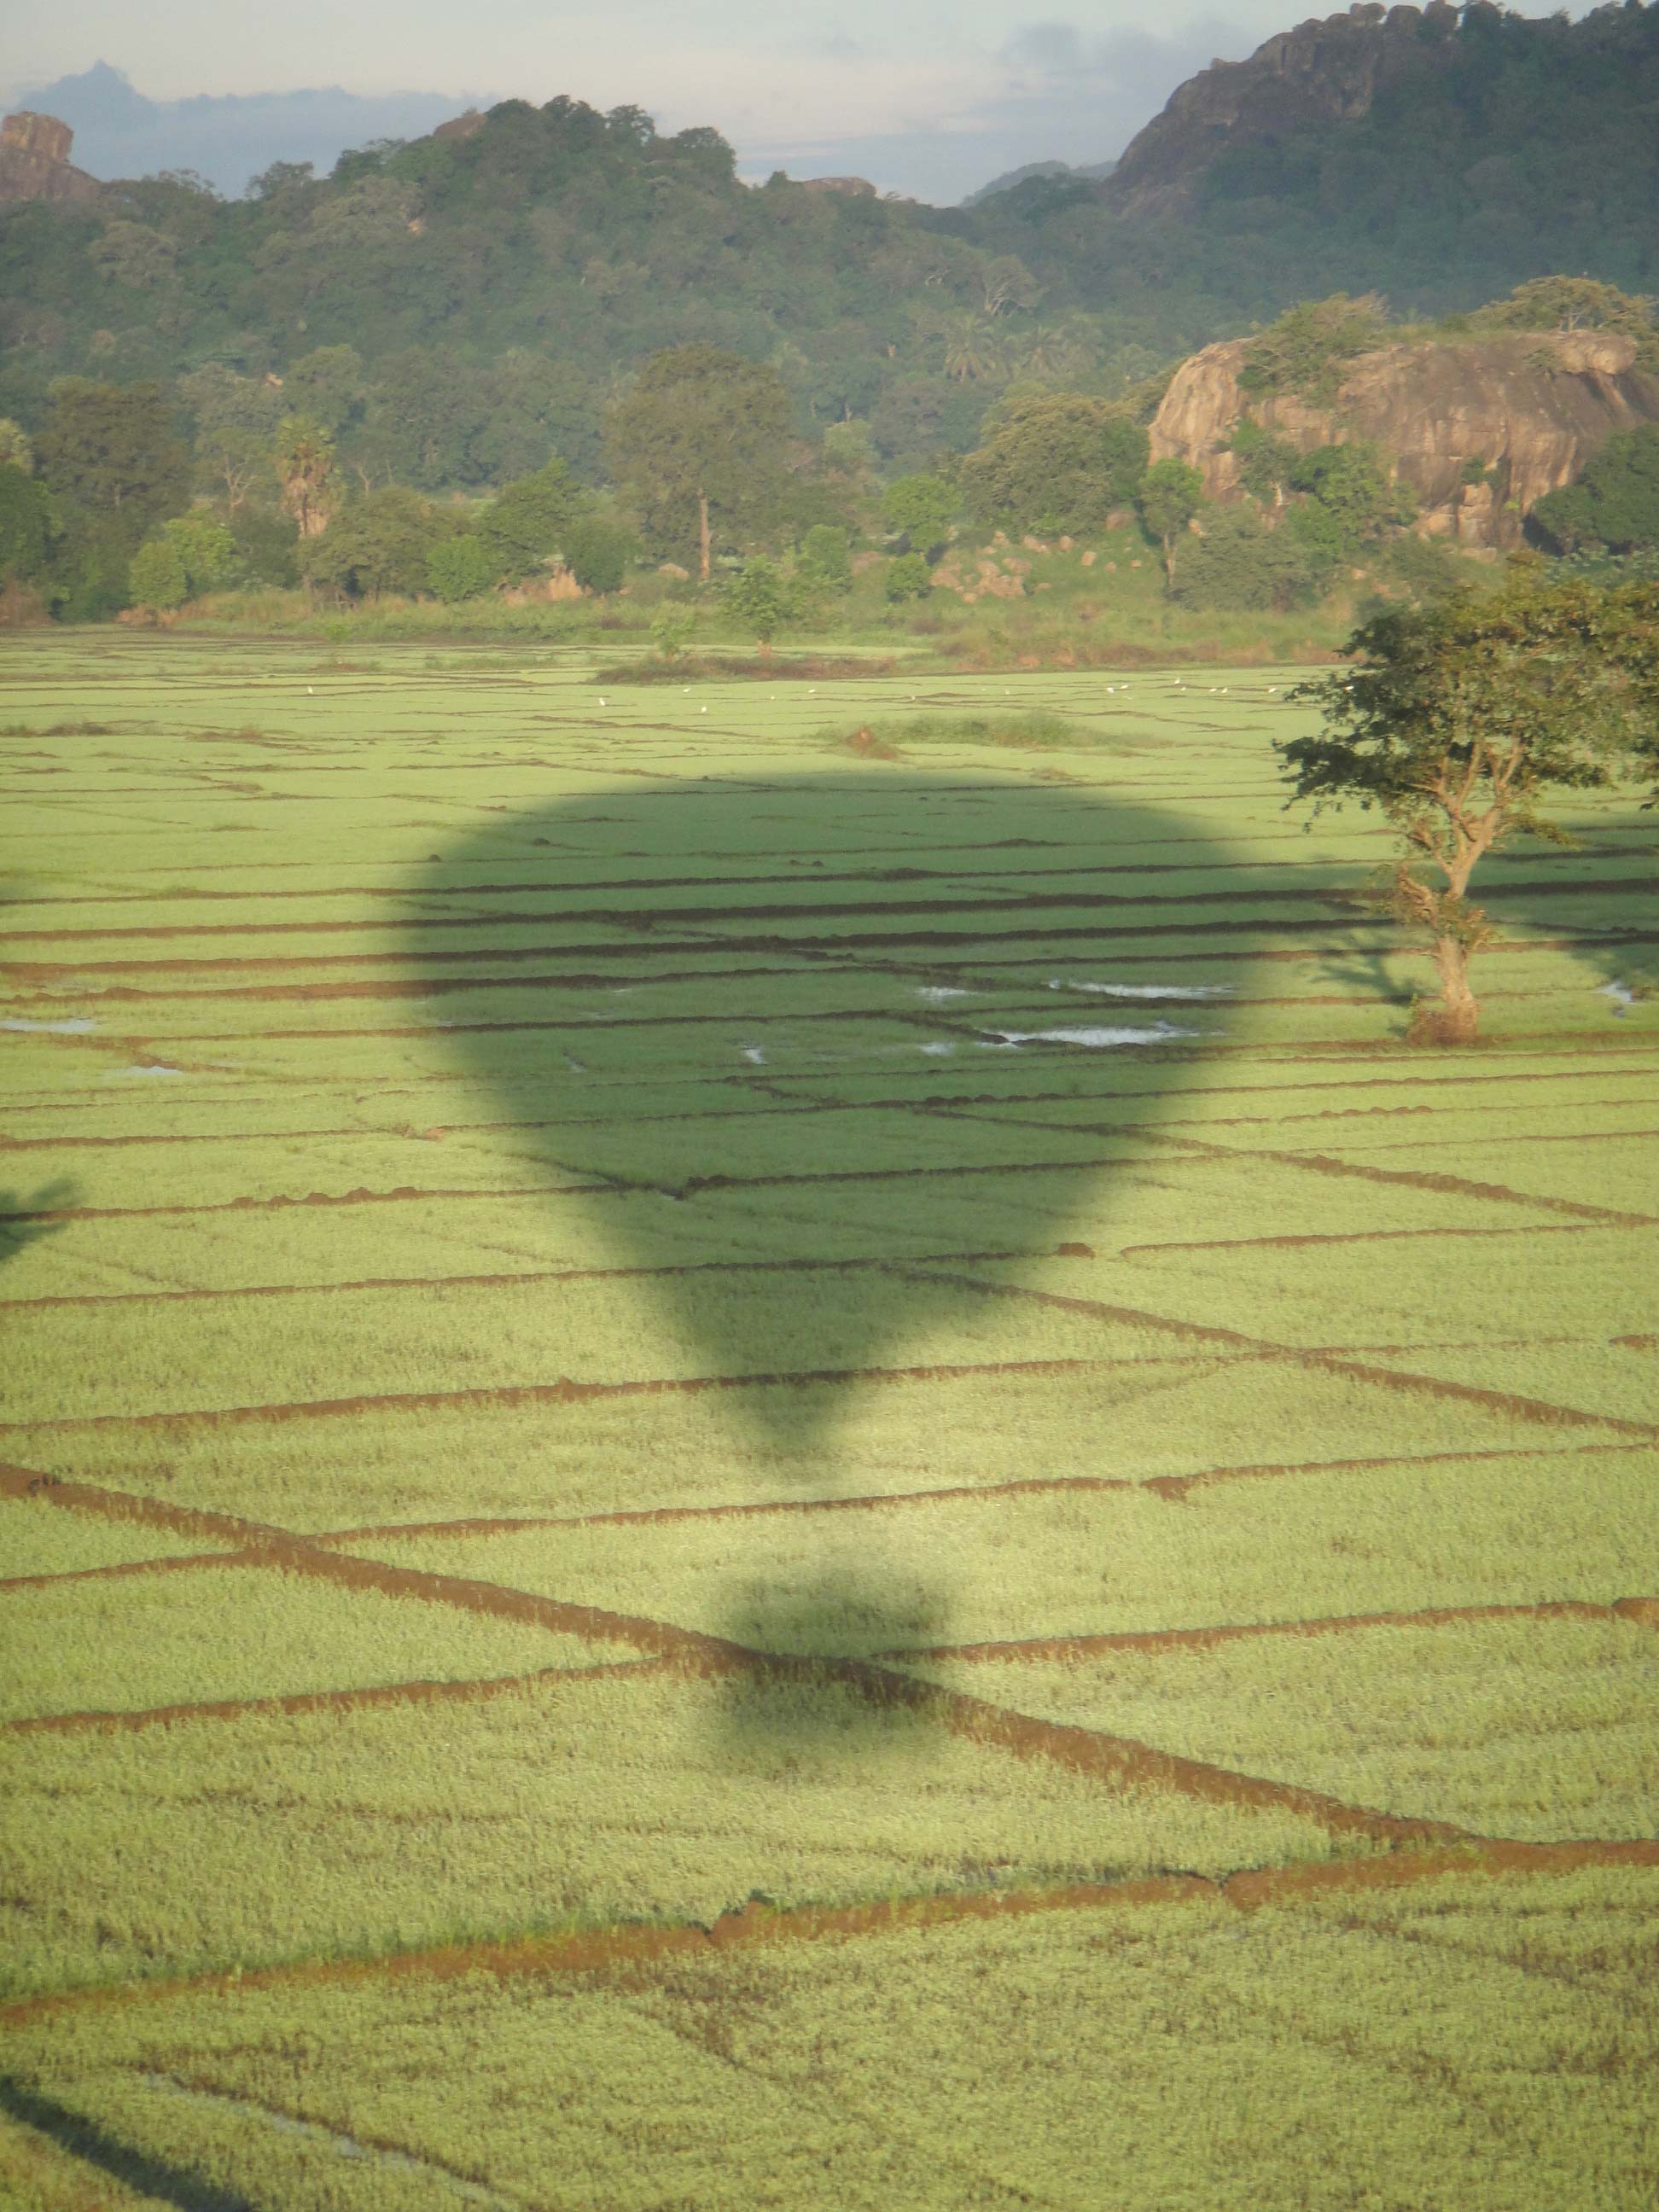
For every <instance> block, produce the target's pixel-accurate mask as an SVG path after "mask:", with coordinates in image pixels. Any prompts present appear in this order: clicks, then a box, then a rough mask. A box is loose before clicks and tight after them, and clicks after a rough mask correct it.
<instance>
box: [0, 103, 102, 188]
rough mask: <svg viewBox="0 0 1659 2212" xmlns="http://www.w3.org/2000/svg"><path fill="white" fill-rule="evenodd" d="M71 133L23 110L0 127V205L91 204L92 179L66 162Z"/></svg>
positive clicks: (66, 127) (48, 117)
mask: <svg viewBox="0 0 1659 2212" xmlns="http://www.w3.org/2000/svg"><path fill="white" fill-rule="evenodd" d="M74 143H75V133H74V132H73V131H71V130H70V127H69V125H68V124H67V123H60V122H59V121H58V118H57V117H56V116H55V115H34V114H31V113H30V112H29V111H28V109H27V108H24V109H22V110H21V111H20V112H18V113H17V114H15V115H9V116H7V118H6V119H5V121H4V123H3V124H0V201H4V200H95V199H96V198H97V197H98V196H99V194H100V192H101V191H103V189H104V188H103V186H102V185H100V183H99V181H98V179H97V178H96V177H89V176H88V174H87V173H86V171H85V170H84V169H77V168H76V167H74V166H73V164H72V163H71V162H70V147H71V146H72V145H73V144H74Z"/></svg>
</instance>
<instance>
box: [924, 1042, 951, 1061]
mask: <svg viewBox="0 0 1659 2212" xmlns="http://www.w3.org/2000/svg"><path fill="white" fill-rule="evenodd" d="M921 1050H922V1051H923V1052H925V1053H927V1054H931V1055H932V1057H933V1059H935V1060H943V1059H944V1057H945V1054H946V1053H951V1052H954V1051H955V1050H956V1047H955V1045H953V1044H925V1045H923V1046H922V1047H921Z"/></svg>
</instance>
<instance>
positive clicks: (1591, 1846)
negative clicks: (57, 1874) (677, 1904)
mask: <svg viewBox="0 0 1659 2212" xmlns="http://www.w3.org/2000/svg"><path fill="white" fill-rule="evenodd" d="M1586 1867H1639V1868H1644V1869H1645V1868H1656V1869H1659V1841H1656V1842H1649V1841H1646V1840H1639V1841H1636V1842H1616V1841H1615V1842H1604V1841H1601V1840H1599V1839H1595V1838H1586V1839H1584V1840H1582V1841H1574V1842H1571V1843H1559V1844H1523V1843H1510V1842H1503V1841H1483V1840H1480V1839H1475V1838H1471V1839H1468V1840H1467V1841H1462V1842H1458V1843H1455V1844H1448V1845H1446V1846H1443V1847H1440V1848H1432V1847H1431V1848H1428V1849H1422V1850H1401V1851H1391V1852H1388V1853H1385V1854H1383V1855H1382V1856H1380V1857H1370V1858H1350V1859H1333V1860H1328V1861H1320V1862H1312V1863H1304V1864H1299V1865H1296V1866H1286V1867H1264V1868H1259V1869H1257V1868H1252V1869H1244V1870H1242V1871H1240V1872H1239V1873H1237V1874H1232V1875H1226V1876H1225V1877H1224V1878H1223V1879H1221V1880H1220V1881H1216V1880H1214V1879H1213V1878H1212V1877H1210V1876H1208V1875H1196V1874H1189V1873H1169V1874H1160V1875H1146V1876H1143V1877H1140V1878H1138V1879H1133V1880H1128V1881H1115V1882H1076V1883H1070V1884H1067V1885H1066V1886H1064V1887H1056V1888H1052V1889H1041V1890H1039V1889H1031V1890H1000V1891H997V1890H993V1891H967V1892H957V1893H948V1894H944V1895H930V1896H925V1897H911V1898H900V1899H882V1900H881V1901H879V1902H878V1903H872V1904H866V1905H799V1906H795V1907H793V1908H790V1909H787V1910H785V1911H772V1910H770V1909H769V1908H767V1907H764V1906H759V1905H746V1906H744V1907H743V1908H742V1909H740V1910H738V1911H733V1912H728V1913H725V1914H722V1915H721V1916H720V1918H719V1919H718V1920H716V1921H715V1922H714V1923H713V1924H712V1926H708V1927H705V1926H703V1925H702V1924H700V1923H658V1924H655V1925H647V1926H638V1925H627V1926H622V1927H611V1928H603V1929H585V1930H573V1931H571V1932H568V1933H562V1934H555V1935H547V1936H521V1937H516V1938H514V1937H508V1938H506V1939H501V1940H490V1939H481V1940H479V1941H477V1942H471V1943H453V1944H441V1945H435V1946H433V1947H431V1948H424V1949H418V1950H408V1951H390V1952H383V1953H381V1954H379V1955H378V1956H376V1957H374V1958H368V1959H361V1958H360V1959H308V1960H295V1961H294V1962H293V1963H291V1964H288V1965H283V1966H264V1967H256V1968H254V1969H253V1970H252V1972H242V1971H241V1970H240V1969H239V1970H238V1971H237V1972H234V1973H225V1972H216V1973H209V1974H195V1975H189V1976H181V1977H179V1978H176V1979H173V1980H162V1979H160V1978H157V1979H156V1980H155V1981H149V1982H138V1983H122V1984H100V1985H98V1986H95V1987H93V1988H89V1989H81V1990H64V1991H58V1992H52V1993H49V1994H46V1995H42V1996H30V1997H22V1998H18V1999H15V2000H13V2001H12V2002H9V2003H6V2004H0V2028H21V2027H32V2026H33V2025H34V2024H35V2023H36V2022H38V2021H43V2020H49V2019H52V2018H56V2017H59V2016H61V2015H64V2014H68V2013H73V2012H79V2011H86V2010H94V2009H97V2010H106V2009H111V2008H125V2007H126V2006H129V2005H134V2004H158V2003H166V2002H169V2001H172V2000H173V1999H177V1998H181V1997H189V1996H203V1995H214V1996H227V1995H229V1994H231V1993H232V1992H233V1991H236V1992H240V1991H243V1990H248V1991H257V1990H271V1989H302V1988H306V1987H315V1986H319V1985H320V1986H337V1985H339V1984H352V1983H356V1982H367V1981H386V1980H392V1979H394V1978H395V1979H400V1980H401V1979H404V1978H409V1979H414V1978H420V1977H427V1978H431V1979H433V1980H450V1979H453V1978H457V1977H460V1976H465V1975H471V1974H488V1975H490V1976H493V1977H494V1978H496V1979H497V1980H501V1981H506V1980H512V1979H517V1978H521V1977H529V1976H537V1975H540V1976H553V1975H575V1974H594V1973H613V1972H625V1971H627V1970H629V1969H630V1968H633V1967H636V1966H647V1965H652V1964H654V1963H655V1962H657V1961H658V1960H664V1959H672V1958H676V1957H686V1956H692V1957H697V1956H707V1955H708V1954H709V1952H710V1951H724V1950H728V1949H740V1948H748V1947H749V1946H750V1945H758V1944H765V1943H771V1942H791V1941H793V1942H822V1941H826V1940H828V1941H835V1940H848V1939H851V1938H856V1937H860V1936H878V1935H884V1934H886V1933H889V1932H890V1931H895V1930H903V1929H913V1928H927V1927H936V1926H942V1925H947V1924H950V1923H956V1922H961V1921H969V1920H1005V1919H1023V1918H1024V1917H1028V1916H1030V1915H1034V1914H1038V1913H1048V1912H1066V1911H1071V1912H1079V1911H1107V1912H1109V1911H1114V1910H1116V1911H1122V1910H1125V1909H1130V1908H1133V1907H1136V1906H1142V1905H1180V1904H1192V1903H1197V1902H1199V1901H1200V1900H1203V1899H1217V1900H1218V1901H1220V1902H1221V1903H1223V1904H1225V1905H1232V1906H1233V1907H1235V1908H1236V1909H1237V1911H1242V1912H1255V1911H1261V1910H1263V1909H1264V1908H1269V1907H1273V1906H1276V1905H1294V1904H1297V1903H1298V1902H1300V1901H1302V1900H1304V1899H1308V1898H1310V1897H1318V1896H1324V1895H1329V1894H1332V1893H1342V1892H1345V1891H1353V1892H1364V1891H1368V1890H1404V1889H1410V1888H1415V1887H1419V1886H1420V1885H1424V1884H1427V1883H1431V1882H1436V1881H1447V1880H1449V1879H1453V1878H1455V1877H1457V1876H1459V1875H1462V1876H1464V1877H1466V1878H1467V1877H1468V1876H1470V1875H1486V1876H1490V1877H1493V1878H1497V1877H1499V1876H1502V1877H1504V1878H1517V1877H1525V1876H1528V1875H1552V1874H1570V1873H1575V1872H1577V1871H1578V1870H1579V1869H1583V1868H1586Z"/></svg>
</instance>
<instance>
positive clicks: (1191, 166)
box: [1104, 0, 1498, 210]
mask: <svg viewBox="0 0 1659 2212" xmlns="http://www.w3.org/2000/svg"><path fill="white" fill-rule="evenodd" d="M1476 5H1477V6H1480V5H1488V7H1489V12H1490V13H1491V14H1492V15H1497V14H1498V9H1496V8H1491V7H1490V6H1489V0H1476ZM1457 24H1458V10H1457V9H1455V8H1452V7H1449V6H1448V5H1447V4H1446V0H1432V3H1431V5H1430V6H1429V7H1427V8H1422V9H1419V8H1410V7H1401V8H1383V7H1381V6H1378V5H1376V4H1375V0H1373V4H1370V5H1364V4H1360V5H1356V6H1354V7H1352V8H1350V9H1348V10H1347V12H1346V14H1345V15H1328V16H1326V17H1324V18H1323V19H1321V18H1319V17H1317V16H1314V17H1310V19H1309V21H1307V22H1305V23H1298V24H1297V27H1296V28H1295V29H1294V30H1293V31H1281V32H1280V33H1279V34H1278V36H1277V37H1275V38H1271V39H1269V40H1267V44H1266V45H1265V46H1258V47H1257V48H1256V50H1255V52H1254V53H1253V54H1252V55H1251V56H1250V57H1249V60H1248V61H1242V62H1223V61H1216V62H1212V63H1211V64H1210V66H1209V68H1208V69H1206V70H1200V72H1199V74H1198V76H1194V77H1189V78H1188V81H1187V82H1186V83H1185V84H1183V85H1182V86H1181V87H1180V88H1178V90H1177V91H1176V93H1175V94H1173V95H1172V96H1171V98H1170V101H1169V104H1168V105H1167V106H1165V108H1164V112H1163V113H1162V114H1160V115H1157V116H1154V117H1153V118H1152V121H1151V122H1150V123H1149V124H1148V125H1146V129H1145V130H1144V131H1141V133H1140V134H1139V137H1136V138H1133V139H1132V140H1131V141H1130V143H1129V144H1128V146H1127V148H1126V149H1125V150H1124V153H1123V155H1122V158H1121V161H1119V162H1118V165H1117V167H1116V169H1115V172H1114V173H1113V175H1112V178H1111V180H1110V182H1109V184H1108V185H1106V186H1105V188H1104V189H1105V196H1106V197H1107V198H1108V199H1109V200H1110V201H1112V202H1114V203H1115V204H1118V205H1121V206H1126V207H1130V208H1134V209H1138V210H1148V209H1154V208H1158V207H1162V206H1169V205H1178V204H1180V203H1181V201H1182V200H1183V199H1184V198H1187V197H1189V196H1190V195H1191V193H1192V192H1193V191H1194V188H1195V187H1196V185H1198V183H1199V181H1200V179H1201V178H1202V176H1203V173H1204V172H1205V170H1206V168H1207V167H1209V165H1210V163H1211V162H1212V161H1214V159H1215V157H1216V155H1218V154H1220V153H1222V152H1224V151H1226V150H1229V149H1231V148H1233V147H1237V146H1244V145H1249V144H1251V143H1261V142H1264V141H1268V140H1273V139H1277V138H1281V137H1287V136H1289V135H1291V133H1293V132H1296V131H1306V130H1310V129H1317V128H1319V127H1320V126H1322V125H1328V124H1332V123H1339V122H1349V121H1352V119H1353V118H1355V117H1357V116H1361V115H1364V114H1365V113H1366V112H1368V111H1369V110H1370V107H1371V106H1372V104H1373V103H1374V102H1375V100H1376V97H1377V95H1378V94H1379V93H1381V92H1383V90H1384V89H1386V88H1393V87H1394V86H1396V85H1398V84H1401V82H1404V81H1406V80H1407V79H1410V78H1413V77H1420V76H1423V75H1424V73H1425V71H1431V70H1436V69H1437V68H1438V67H1439V66H1440V65H1441V63H1442V61H1443V58H1445V57H1447V56H1449V52H1450V46H1449V41H1450V40H1451V39H1452V37H1453V35H1454V33H1455V31H1456V29H1457Z"/></svg>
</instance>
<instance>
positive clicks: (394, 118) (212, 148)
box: [9, 61, 489, 198]
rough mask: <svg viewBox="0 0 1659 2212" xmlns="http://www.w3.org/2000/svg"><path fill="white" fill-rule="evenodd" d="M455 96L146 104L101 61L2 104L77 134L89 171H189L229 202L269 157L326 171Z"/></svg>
mask: <svg viewBox="0 0 1659 2212" xmlns="http://www.w3.org/2000/svg"><path fill="white" fill-rule="evenodd" d="M469 101H471V102H472V104H475V105H478V104H482V105H488V104H489V103H488V101H487V100H484V101H483V102H480V101H479V100H477V96H476V95H473V94H456V93H447V92H444V93H434V92H398V93H388V94H384V95H383V96H379V97H375V96H371V95H368V94H361V93H355V92H345V91H343V90H342V89H341V88H340V87H339V86H338V85H328V86H319V87H314V88H311V89H308V90H306V91H299V92H258V93H222V94H214V93H203V94H197V95H195V96H194V97H192V98H191V99H188V100H151V99H149V98H148V97H147V95H146V94H143V93H142V92H140V91H139V90H138V89H137V87H136V86H135V85H134V84H133V83H132V82H131V79H130V78H129V77H127V76H125V73H124V72H123V71H122V70H118V69H112V67H111V66H110V64H109V63H107V62H105V61H100V62H95V63H94V64H93V66H92V67H91V68H90V69H89V70H82V71H81V72H80V74H79V75H78V76H65V77H59V78H58V81H57V82H56V83H55V84H47V85H39V86H32V87H30V88H29V89H28V90H27V93H25V94H21V95H20V97H19V98H18V99H17V100H14V101H12V102H10V103H9V104H10V105H11V106H19V107H27V108H31V109H33V110H34V111H35V112H37V113H40V114H45V115H51V116H56V117H58V118H60V119H61V120H62V121H64V122H65V123H67V124H68V125H69V126H70V129H71V130H72V131H74V133H75V150H76V161H79V162H80V163H81V164H82V166H83V167H86V168H88V169H89V170H90V171H91V172H92V173H93V174H94V176H96V177H100V178H106V179H108V178H114V177H143V176H153V175H155V173H157V172H158V171H160V170H163V169H189V170H193V171H195V172H196V173H198V174H199V175H201V176H204V177H205V178H206V179H207V180H208V182H209V183H210V184H211V185H214V186H216V189H217V190H218V191H221V192H223V193H225V194H226V195H227V196H228V197H233V198H234V197H236V196H237V195H239V194H240V193H241V192H242V191H245V190H246V186H247V182H248V179H250V177H253V176H257V175H258V174H259V173H260V172H261V171H263V170H265V169H268V168H270V166H271V164H272V163H273V162H276V161H310V162H311V163H312V164H313V166H314V167H315V168H316V169H317V170H318V171H319V173H321V174H324V175H326V174H327V173H328V171H329V170H330V169H331V168H332V167H333V166H334V164H335V162H336V161H337V159H338V158H339V156H340V155H342V154H343V153H344V152H345V151H346V149H348V148H349V147H356V146H362V145H365V144H367V143H368V142H369V141H370V140H373V139H377V138H421V137H425V136H426V134H427V133H428V131H433V130H435V129H436V127H437V125H439V124H441V123H442V122H443V121H444V120H445V119H446V118H447V117H449V116H452V115H453V114H455V113H456V112H457V111H458V110H459V109H460V108H463V107H465V106H467V105H468V104H469Z"/></svg>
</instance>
